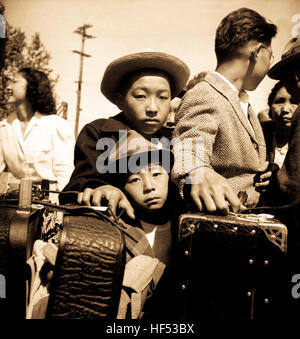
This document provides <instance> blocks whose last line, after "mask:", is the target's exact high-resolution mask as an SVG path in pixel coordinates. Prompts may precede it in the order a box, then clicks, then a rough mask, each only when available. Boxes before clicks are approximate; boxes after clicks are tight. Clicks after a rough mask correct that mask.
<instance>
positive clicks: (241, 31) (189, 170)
mask: <svg viewBox="0 0 300 339" xmlns="http://www.w3.org/2000/svg"><path fill="white" fill-rule="evenodd" d="M275 34H276V26H275V25H273V24H271V23H269V22H267V21H266V19H265V18H263V17H262V16H261V15H260V14H258V13H257V12H255V11H254V10H251V9H247V8H241V9H238V10H236V11H234V12H232V13H229V14H228V15H227V16H226V17H225V18H224V19H223V20H222V21H221V23H220V25H219V27H218V29H217V32H216V39H215V52H216V56H217V68H216V71H215V72H208V74H207V75H206V77H205V79H204V80H203V81H201V82H200V83H199V84H197V85H196V86H195V87H194V88H193V89H191V90H190V91H188V92H187V94H186V95H185V96H184V98H183V100H182V103H181V106H180V109H179V112H178V120H177V124H176V128H175V131H174V136H173V137H175V138H177V140H178V145H177V144H176V143H175V144H174V153H175V154H176V159H178V160H176V161H175V165H174V168H173V179H174V180H175V182H176V183H177V184H178V185H179V187H180V190H181V193H182V194H186V198H188V197H191V198H192V201H193V202H194V204H195V205H196V206H197V208H198V209H199V210H200V211H202V210H205V209H206V210H208V211H210V212H213V211H216V210H217V211H222V212H223V213H228V211H229V210H232V211H233V212H237V211H239V210H240V208H242V203H241V201H240V199H239V198H238V196H240V197H243V200H244V201H243V202H244V204H245V206H247V207H251V206H255V205H256V204H257V203H258V201H259V198H260V194H259V192H257V189H261V188H262V187H264V186H265V185H267V184H268V183H269V182H268V181H265V182H264V180H265V179H267V178H268V177H269V176H270V175H271V173H270V172H267V173H265V174H263V175H261V176H260V180H261V181H262V182H259V183H256V184H255V185H256V186H254V184H253V182H254V178H255V175H257V174H258V173H260V172H262V171H265V170H266V168H267V163H266V161H265V159H266V147H265V141H264V136H263V132H262V129H261V126H260V123H259V121H258V119H257V117H256V116H255V114H254V112H253V111H252V108H251V106H249V104H248V103H247V102H242V101H244V100H242V99H240V97H239V93H240V92H241V93H244V94H246V93H245V91H242V90H249V91H252V90H254V89H255V88H256V87H257V86H258V84H259V83H260V82H261V81H262V79H263V78H264V76H265V75H266V73H267V72H268V70H269V67H270V63H271V58H272V50H271V40H272V38H273V37H274V36H275ZM195 141H196V142H195ZM199 142H203V147H202V149H201V150H198V151H197V150H196V148H195V147H196V146H194V145H195V144H196V143H198V144H199ZM182 145H183V147H182ZM181 159H182V160H181ZM192 160H193V161H192ZM188 183H190V184H188ZM246 198H247V200H246Z"/></svg>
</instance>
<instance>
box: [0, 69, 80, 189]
mask: <svg viewBox="0 0 300 339" xmlns="http://www.w3.org/2000/svg"><path fill="white" fill-rule="evenodd" d="M7 90H8V94H9V99H8V103H9V104H11V105H13V110H12V112H11V113H10V114H9V116H8V117H7V118H6V119H4V120H2V121H1V122H0V173H2V172H4V171H6V172H8V173H9V176H8V177H9V180H8V184H9V185H8V190H9V187H10V188H12V187H14V188H16V187H17V185H18V183H19V181H20V179H22V178H25V177H30V178H31V179H32V180H33V182H40V181H41V180H42V179H48V180H49V181H50V182H54V183H55V184H54V185H52V186H51V188H52V189H57V190H62V189H63V188H64V186H65V185H66V183H67V182H68V181H69V178H70V176H71V173H72V171H73V153H74V144H75V137H74V133H73V131H72V128H71V126H70V125H69V123H68V122H67V121H66V120H64V119H63V118H61V117H59V116H57V115H56V109H55V101H54V98H53V95H52V91H51V86H50V81H49V79H48V77H47V75H46V74H45V73H44V72H41V71H39V70H37V69H34V68H29V67H27V68H22V69H21V70H19V71H18V73H17V75H16V76H15V78H14V79H12V80H9V83H8V86H7ZM2 193H3V192H2Z"/></svg>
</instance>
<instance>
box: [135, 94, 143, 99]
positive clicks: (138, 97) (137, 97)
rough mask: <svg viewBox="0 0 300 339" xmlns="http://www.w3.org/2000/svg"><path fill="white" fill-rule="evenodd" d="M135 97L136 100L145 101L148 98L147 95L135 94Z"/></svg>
mask: <svg viewBox="0 0 300 339" xmlns="http://www.w3.org/2000/svg"><path fill="white" fill-rule="evenodd" d="M134 97H135V98H136V99H145V98H146V95H145V94H135V95H134Z"/></svg>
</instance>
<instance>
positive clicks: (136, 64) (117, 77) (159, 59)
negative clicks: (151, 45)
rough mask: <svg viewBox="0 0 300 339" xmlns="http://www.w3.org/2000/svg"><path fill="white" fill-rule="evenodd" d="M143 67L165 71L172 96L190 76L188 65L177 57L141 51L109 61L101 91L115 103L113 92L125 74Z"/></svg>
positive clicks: (180, 89)
mask: <svg viewBox="0 0 300 339" xmlns="http://www.w3.org/2000/svg"><path fill="white" fill-rule="evenodd" d="M144 69H157V70H159V71H163V72H165V73H167V74H168V75H169V77H170V81H171V82H172V89H173V91H172V97H175V96H176V95H177V94H179V93H180V92H181V91H182V89H183V88H184V86H185V85H186V83H187V81H188V78H189V76H190V70H189V68H188V66H187V65H186V64H185V63H184V62H183V61H182V60H180V59H178V58H177V57H175V56H173V55H170V54H166V53H161V52H141V53H134V54H129V55H126V56H124V57H121V58H119V59H117V60H114V61H113V62H111V63H110V64H109V65H108V66H107V68H106V70H105V72H104V75H103V78H102V81H101V92H102V93H103V95H104V96H105V97H106V98H107V99H108V100H109V101H111V102H113V103H115V94H116V93H117V92H118V90H119V89H120V84H121V81H122V79H123V78H124V76H126V75H127V74H129V73H131V72H134V71H137V70H141V71H142V70H144Z"/></svg>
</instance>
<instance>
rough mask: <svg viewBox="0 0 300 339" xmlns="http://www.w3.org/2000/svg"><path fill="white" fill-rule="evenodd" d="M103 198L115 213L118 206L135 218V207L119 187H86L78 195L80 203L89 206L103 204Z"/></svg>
mask: <svg viewBox="0 0 300 339" xmlns="http://www.w3.org/2000/svg"><path fill="white" fill-rule="evenodd" d="M103 200H105V201H107V204H108V206H110V209H111V211H112V212H113V213H114V215H116V214H117V208H120V209H124V210H125V211H126V213H127V215H128V216H129V217H130V218H132V219H135V215H134V209H133V208H132V206H131V204H130V202H129V201H128V199H127V198H126V196H125V194H124V193H123V192H122V191H121V190H120V189H118V188H117V187H114V186H111V185H104V186H99V187H97V188H95V189H92V188H86V189H85V190H84V192H80V193H79V194H78V197H77V202H78V203H79V204H82V203H83V204H85V205H87V206H91V205H93V206H101V203H102V201H103Z"/></svg>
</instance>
